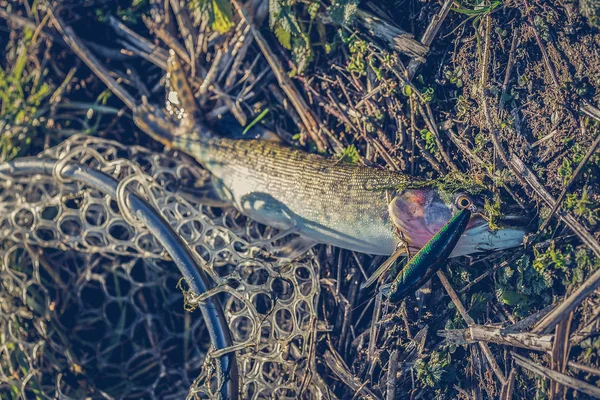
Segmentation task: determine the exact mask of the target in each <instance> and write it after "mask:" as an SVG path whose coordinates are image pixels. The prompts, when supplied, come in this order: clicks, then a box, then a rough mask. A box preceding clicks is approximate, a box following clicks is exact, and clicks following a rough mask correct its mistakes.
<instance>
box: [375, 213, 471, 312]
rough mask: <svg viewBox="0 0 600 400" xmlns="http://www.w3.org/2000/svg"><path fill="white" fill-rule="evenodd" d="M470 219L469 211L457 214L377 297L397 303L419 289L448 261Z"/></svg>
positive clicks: (381, 289) (382, 288)
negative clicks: (381, 296)
mask: <svg viewBox="0 0 600 400" xmlns="http://www.w3.org/2000/svg"><path fill="white" fill-rule="evenodd" d="M470 219H471V210H469V209H468V208H464V209H462V210H461V211H459V212H458V213H457V214H456V215H455V216H453V217H452V218H451V219H450V220H449V221H448V223H447V224H446V225H444V226H443V227H442V229H440V230H439V232H437V233H436V234H435V235H434V236H433V237H432V238H431V240H430V241H429V242H428V243H427V244H426V245H425V246H423V248H422V249H421V250H420V251H419V252H418V253H417V254H416V255H415V256H414V257H413V258H412V259H411V260H410V261H409V262H408V264H407V265H406V266H405V267H404V268H403V269H402V271H400V273H398V276H396V279H394V282H392V283H390V284H387V285H383V286H382V287H381V288H380V293H381V294H382V295H383V296H386V297H388V298H389V300H390V301H392V302H398V301H400V300H402V299H403V298H404V297H406V295H408V294H409V293H412V292H414V291H416V290H417V289H418V288H419V287H421V286H422V285H423V284H424V283H425V282H427V280H429V278H431V276H432V275H433V274H435V273H436V272H437V271H438V270H439V269H440V268H441V267H442V265H443V264H444V262H445V261H446V260H447V259H448V257H449V256H450V254H451V253H452V250H454V247H455V246H456V244H457V243H458V240H459V239H460V237H461V236H462V234H463V233H464V232H465V230H466V228H467V225H468V223H469V220H470ZM391 258H393V256H392V257H390V259H391ZM396 259H397V257H396ZM388 261H389V260H388ZM394 261H395V260H393V261H391V262H392V263H393V262H394Z"/></svg>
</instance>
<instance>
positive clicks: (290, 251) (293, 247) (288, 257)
mask: <svg viewBox="0 0 600 400" xmlns="http://www.w3.org/2000/svg"><path fill="white" fill-rule="evenodd" d="M318 243H319V242H317V241H315V240H312V239H308V238H305V237H302V236H298V237H295V238H294V239H292V240H290V241H289V242H288V243H286V244H285V245H283V246H282V247H279V248H277V249H275V250H274V251H273V252H272V253H271V254H272V255H273V256H275V257H277V258H278V259H279V261H280V262H292V261H294V260H295V259H296V258H298V257H300V256H301V255H303V254H304V253H306V252H307V251H308V250H310V249H312V248H313V247H314V246H315V245H316V244H318Z"/></svg>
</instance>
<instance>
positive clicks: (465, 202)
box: [456, 194, 473, 210]
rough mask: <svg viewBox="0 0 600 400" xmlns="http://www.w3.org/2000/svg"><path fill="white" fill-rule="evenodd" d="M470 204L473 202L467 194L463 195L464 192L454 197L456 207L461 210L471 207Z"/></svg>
mask: <svg viewBox="0 0 600 400" xmlns="http://www.w3.org/2000/svg"><path fill="white" fill-rule="evenodd" d="M472 204H473V202H472V201H471V199H470V198H469V196H465V195H464V194H462V195H460V196H458V197H457V198H456V206H457V207H458V208H460V209H461V210H462V209H465V208H469V207H471V205H472Z"/></svg>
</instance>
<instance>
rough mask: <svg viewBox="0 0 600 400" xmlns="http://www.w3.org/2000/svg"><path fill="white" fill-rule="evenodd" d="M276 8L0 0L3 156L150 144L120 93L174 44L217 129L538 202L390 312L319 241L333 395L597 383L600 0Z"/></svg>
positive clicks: (561, 393) (318, 343)
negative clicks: (511, 231)
mask: <svg viewBox="0 0 600 400" xmlns="http://www.w3.org/2000/svg"><path fill="white" fill-rule="evenodd" d="M268 3H269V4H267V2H265V1H261V0H249V1H248V2H246V3H241V2H239V1H237V0H233V1H232V2H231V3H228V2H226V1H220V0H219V1H217V0H215V1H192V2H190V3H189V4H186V2H179V1H177V0H172V1H156V2H152V1H150V2H144V1H134V2H133V3H132V4H131V5H127V6H123V7H120V6H117V5H116V4H113V3H112V2H108V3H104V2H89V3H83V4H79V3H72V2H68V1H59V2H55V3H47V2H36V3H35V7H31V5H30V4H28V3H27V2H23V1H14V2H7V1H3V0H0V18H1V19H2V20H3V21H4V22H3V23H5V25H2V34H1V35H0V43H1V44H2V46H3V48H5V49H6V51H5V56H4V59H3V60H2V69H0V96H1V98H2V106H1V107H2V108H1V111H0V114H1V115H0V118H1V119H0V129H2V138H1V140H0V149H1V153H0V160H1V161H4V160H7V159H9V158H14V157H16V156H22V155H31V154H36V153H37V152H38V151H39V150H40V149H42V148H44V147H48V146H50V145H55V144H57V143H58V142H60V141H62V140H63V139H65V138H67V137H68V136H70V135H71V134H72V133H74V132H84V133H89V134H93V135H96V136H100V137H106V138H111V139H116V140H118V141H120V142H122V143H125V144H142V145H144V146H146V147H149V148H150V149H152V150H155V151H161V150H162V147H161V146H160V145H159V144H157V143H154V142H151V141H150V140H149V139H147V137H146V136H144V134H143V133H142V132H140V131H139V130H137V129H136V128H135V127H134V126H133V123H132V120H131V111H130V110H129V109H128V108H133V107H134V105H135V104H136V103H140V102H141V101H142V100H141V99H142V98H144V99H148V100H149V101H151V102H153V103H155V104H162V103H163V102H164V100H163V98H164V88H163V85H164V82H163V81H162V80H161V79H162V76H163V74H164V70H165V69H166V59H167V54H168V49H169V48H172V49H173V50H174V51H175V52H176V53H177V54H178V55H179V57H180V58H181V59H182V60H183V62H184V64H185V65H184V66H185V69H186V71H187V72H188V74H189V77H190V81H191V85H192V90H193V92H194V94H195V97H196V99H197V102H198V104H199V106H200V109H201V112H202V114H203V117H204V119H205V121H206V122H207V123H208V124H210V125H211V126H213V127H214V129H215V130H217V131H219V132H223V133H225V134H230V133H233V134H236V133H235V132H237V134H239V133H240V131H241V130H242V129H243V128H241V127H248V126H253V127H254V128H253V129H250V133H249V134H254V133H253V132H256V131H261V130H264V129H268V130H271V131H273V132H275V134H277V136H279V137H280V138H281V139H282V140H284V141H285V142H287V143H289V144H290V145H293V146H299V147H302V148H304V149H305V150H307V151H311V152H321V153H324V154H328V155H329V156H334V155H337V156H339V155H342V154H343V155H346V156H350V158H351V159H352V160H353V161H355V162H357V163H362V164H365V165H376V166H381V167H383V168H390V169H394V170H400V171H405V172H407V173H410V174H413V175H419V176H423V177H429V178H435V177H439V176H442V175H447V174H449V173H453V172H454V173H455V172H457V171H459V172H461V173H463V174H464V175H466V176H468V179H470V180H475V181H478V182H483V183H484V184H486V185H487V186H488V187H489V188H490V189H492V190H494V191H495V193H496V195H497V197H498V199H499V201H500V202H501V203H502V209H505V208H506V207H510V206H513V207H521V208H523V209H527V210H536V211H537V217H536V218H535V219H533V220H532V225H531V228H532V231H533V232H534V234H532V235H531V237H530V238H529V239H530V240H529V242H528V243H527V244H526V246H525V247H524V248H522V249H515V250H514V251H510V252H506V253H504V254H486V255H483V256H481V257H477V258H468V259H467V258H461V259H459V260H456V261H452V262H450V263H449V264H448V266H447V268H446V270H445V272H440V273H438V277H437V278H434V279H433V282H432V284H431V286H430V290H429V293H425V292H422V293H420V294H419V295H418V296H417V297H414V296H413V297H410V298H409V299H407V300H406V301H404V302H403V303H402V304H401V305H400V306H399V307H392V306H389V305H388V304H385V303H382V302H380V301H379V300H378V299H376V298H375V296H374V294H373V292H364V291H359V286H360V283H361V281H362V280H364V279H365V276H364V275H365V274H369V273H370V272H372V271H373V270H374V269H375V268H377V266H378V265H379V263H381V261H382V260H381V258H378V257H375V258H372V257H369V256H366V255H362V254H353V253H350V252H348V251H344V250H340V249H337V248H330V247H325V246H323V247H322V248H321V249H320V253H319V254H318V260H319V262H320V265H321V285H322V287H321V294H320V299H319V304H318V320H319V323H318V324H317V325H318V326H315V329H316V330H317V331H316V332H317V334H316V340H315V343H314V345H313V352H314V354H315V355H316V363H315V368H316V373H318V374H319V375H320V376H321V377H323V379H324V380H325V382H326V384H327V386H328V387H329V388H330V390H331V393H332V394H333V395H335V396H337V397H340V398H353V397H364V398H384V397H387V398H411V399H419V398H425V399H429V398H440V399H442V398H465V399H467V398H469V399H471V398H476V399H479V398H501V399H510V398H548V397H550V398H556V399H558V398H563V397H565V396H566V397H569V398H571V397H577V398H587V397H600V389H599V386H598V382H599V376H600V333H599V332H598V317H599V316H600V296H599V295H598V291H597V290H596V289H597V288H598V286H600V268H599V267H600V244H599V239H600V230H599V229H598V221H599V218H600V215H599V212H600V206H599V202H600V183H599V182H600V180H599V177H600V154H599V153H598V152H597V147H598V144H599V140H598V138H600V136H599V134H600V132H599V130H600V111H599V110H598V108H596V107H597V106H598V105H599V104H600V31H599V30H598V28H597V25H595V24H597V19H595V20H594V17H593V15H594V13H593V11H590V10H596V11H595V13H596V14H595V15H596V16H597V15H598V13H599V11H598V5H597V2H595V1H593V0H588V1H587V2H585V1H582V2H581V3H585V5H584V7H583V8H584V11H585V13H584V14H585V16H583V15H582V14H581V12H580V11H582V10H580V7H579V3H578V2H573V1H569V0H553V1H537V0H505V1H501V0H487V1H473V0H463V1H425V2H421V1H413V0H391V1H386V2H381V3H373V2H363V3H360V4H358V3H357V2H354V1H341V2H327V1H323V2H305V1H299V2H288V1H278V0H272V1H270V2H268ZM186 5H189V8H186ZM586 7H587V8H586ZM594 7H595V8H594ZM391 21H395V23H392V22H391ZM74 43H75V45H74ZM77 43H80V44H81V45H82V46H80V51H81V52H80V53H79V54H77V55H75V54H74V53H73V51H75V50H76V48H77ZM82 55H83V56H84V58H85V55H87V56H88V58H89V56H90V55H92V56H94V57H92V58H89V59H88V60H87V61H88V62H86V63H85V64H89V63H91V64H92V65H96V66H100V65H105V66H106V65H109V66H110V67H109V68H108V69H107V71H106V72H104V73H101V75H104V76H105V77H109V78H110V79H112V80H113V82H112V83H113V84H115V85H117V84H118V85H120V86H121V87H122V88H125V90H126V91H127V92H128V93H130V95H129V96H130V97H127V95H126V94H123V93H121V95H120V96H119V94H118V91H117V92H115V94H117V96H119V97H120V99H121V100H122V101H121V100H119V99H117V98H114V97H113V96H112V95H111V93H110V92H109V91H107V90H106V88H105V86H104V85H103V83H102V82H101V81H100V80H99V79H98V78H97V77H96V76H95V75H92V74H91V72H90V70H89V69H88V67H87V66H86V65H85V64H84V63H82V62H81V61H80V59H81V57H82ZM95 72H97V71H95ZM104 83H107V81H106V79H105V81H104ZM123 103H125V106H124V104H123ZM126 106H127V107H126ZM132 132H134V133H133V134H132ZM355 150H357V151H355ZM0 345H2V342H1V340H0ZM0 365H1V364H0ZM90 385H91V384H90ZM92 386H93V385H92ZM93 390H94V389H93V388H90V391H91V392H93ZM0 391H5V392H2V393H8V396H13V397H12V398H18V396H19V395H21V393H20V392H18V391H16V390H14V389H11V388H10V387H8V386H7V383H6V382H2V381H0ZM28 393H29V392H28ZM97 394H98V393H97V392H96V395H97ZM35 395H36V396H39V398H45V397H44V396H45V395H47V394H41V393H36V394H35ZM115 397H119V396H118V395H116V396H115ZM9 398H11V397H9Z"/></svg>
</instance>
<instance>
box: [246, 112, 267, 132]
mask: <svg viewBox="0 0 600 400" xmlns="http://www.w3.org/2000/svg"><path fill="white" fill-rule="evenodd" d="M268 113H269V109H268V108H265V109H264V110H263V111H262V112H261V113H260V114H258V116H257V117H256V118H254V119H253V120H252V122H250V123H249V124H248V126H246V127H245V128H244V131H243V132H242V134H243V135H245V134H246V133H247V132H248V131H249V130H250V129H252V127H253V126H254V125H256V124H258V123H259V122H260V121H261V120H262V119H263V118H264V117H265V116H266V115H267V114H268Z"/></svg>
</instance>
